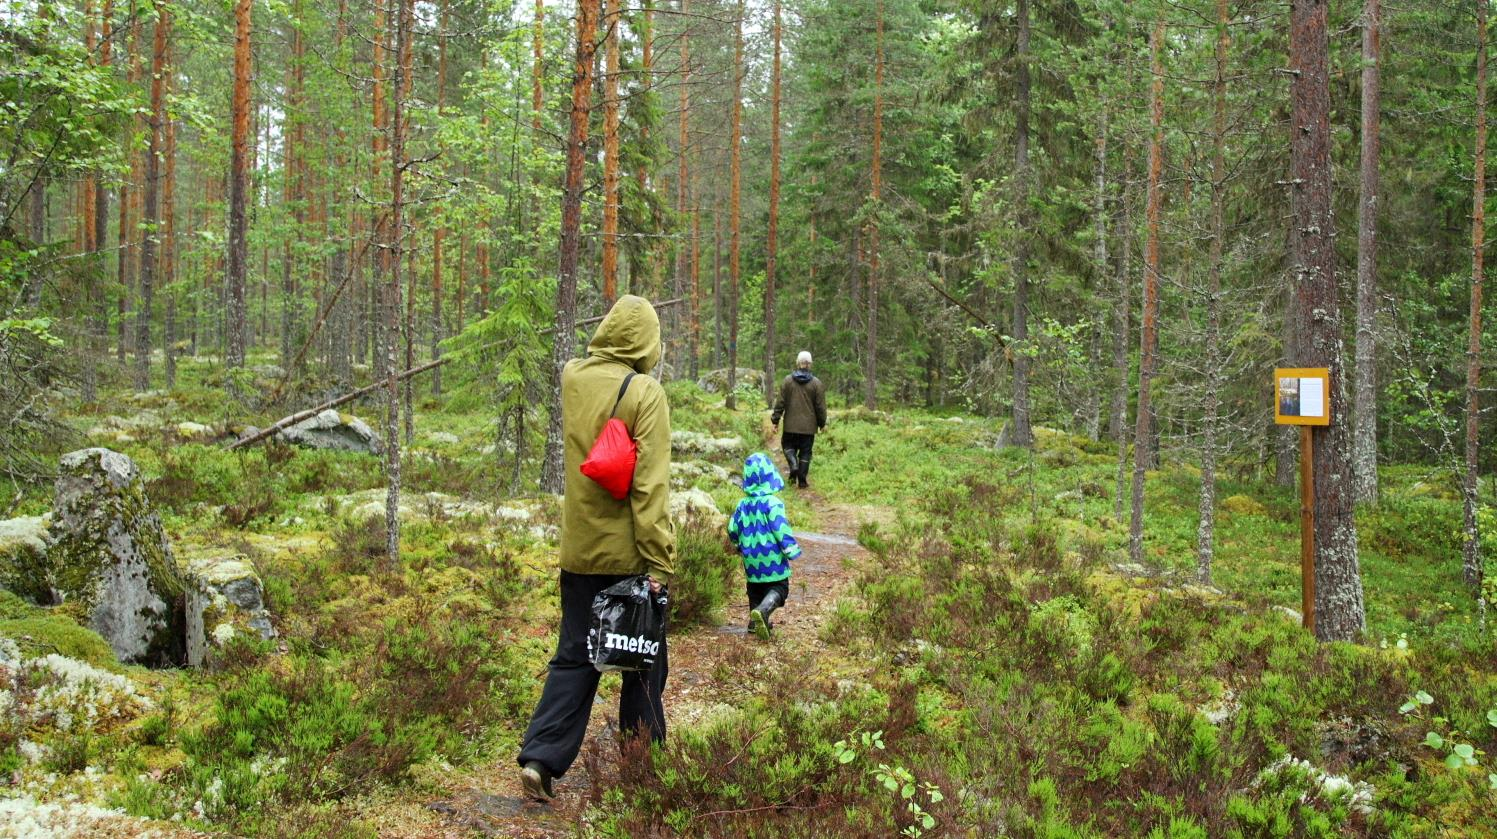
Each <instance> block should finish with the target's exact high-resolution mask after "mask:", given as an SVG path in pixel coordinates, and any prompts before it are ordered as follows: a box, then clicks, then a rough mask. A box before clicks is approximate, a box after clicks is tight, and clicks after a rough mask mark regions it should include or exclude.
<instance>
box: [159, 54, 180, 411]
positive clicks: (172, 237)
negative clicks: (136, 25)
mask: <svg viewBox="0 0 1497 839" xmlns="http://www.w3.org/2000/svg"><path fill="white" fill-rule="evenodd" d="M166 50H167V57H166V61H167V67H168V68H169V69H168V72H171V73H174V72H175V68H174V67H172V64H171V62H172V56H171V44H170V43H168V44H167V47H166ZM161 130H162V131H163V132H164V133H165V134H166V139H165V142H164V149H165V151H164V154H165V157H166V161H165V163H166V175H165V183H164V184H163V185H162V188H161V219H162V221H161V224H162V233H161V293H162V294H164V295H166V325H165V328H164V334H163V335H162V344H161V346H162V350H163V353H162V359H163V361H164V363H165V364H166V389H167V390H174V389H176V387H177V351H176V344H177V293H176V289H175V288H174V286H175V285H176V280H177V221H176V215H177V124H176V123H175V122H174V121H172V120H171V119H170V118H169V117H168V118H167V119H166V123H165V125H163V126H162V129H161Z"/></svg>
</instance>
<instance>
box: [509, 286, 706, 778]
mask: <svg viewBox="0 0 1497 839" xmlns="http://www.w3.org/2000/svg"><path fill="white" fill-rule="evenodd" d="M587 356H588V357H587V358H585V359H574V360H572V361H569V362H567V366H566V368H565V369H564V370H563V371H562V374H561V424H562V438H563V441H564V446H565V460H566V494H565V496H564V499H563V501H562V508H561V550H560V554H561V557H560V560H561V631H560V634H559V637H558V638H557V642H556V655H555V656H554V657H553V658H552V659H551V664H550V669H549V670H548V672H547V675H546V685H545V687H544V688H543V689H542V691H541V700H540V703H539V704H537V705H536V708H535V713H534V715H532V716H531V718H530V727H529V728H528V729H526V731H525V739H524V741H523V744H522V745H521V747H520V755H519V763H520V767H521V771H520V780H521V783H522V784H523V786H524V788H525V793H526V794H527V795H529V796H530V797H532V798H536V799H540V800H543V801H544V800H549V799H550V798H552V797H553V795H552V789H551V779H552V778H559V777H561V776H562V775H564V774H565V773H566V771H567V770H568V769H569V768H571V766H572V762H573V761H574V760H576V759H577V753H578V752H579V751H581V749H582V738H583V736H584V735H585V734H586V733H587V720H588V716H589V714H590V713H591V711H592V707H593V698H594V695H595V694H596V693H597V690H598V677H599V676H600V674H599V673H598V671H597V670H596V669H595V668H594V667H593V665H592V663H591V662H590V661H589V660H588V656H587V631H588V626H589V624H590V623H591V619H592V602H593V596H594V595H596V594H597V593H598V592H600V591H602V590H603V589H605V588H608V587H609V586H611V585H613V584H614V583H617V582H619V581H620V580H623V579H625V578H627V577H631V576H636V575H639V574H648V575H649V577H650V588H651V589H652V590H654V591H659V590H661V589H662V588H664V587H665V586H666V585H668V584H669V583H670V579H671V574H672V572H673V570H674V565H675V555H676V539H675V532H674V530H673V529H672V526H671V521H670V515H669V512H668V504H669V499H670V462H671V417H670V406H669V405H668V404H667V403H666V398H665V390H664V389H663V388H661V386H660V383H659V382H657V381H656V380H655V379H652V378H650V377H649V376H643V375H635V376H633V378H632V379H630V380H629V382H628V383H627V385H626V383H625V381H624V380H625V378H626V377H629V376H631V375H633V374H636V373H648V372H649V371H650V370H651V369H652V368H653V367H654V366H655V364H656V363H657V362H658V361H659V360H660V320H659V318H658V317H657V316H656V314H655V309H654V307H652V306H651V305H650V304H649V301H647V300H645V299H644V298H642V297H635V296H633V295H629V296H625V297H620V298H619V300H618V302H617V303H615V304H614V305H613V308H612V309H611V310H610V311H609V312H608V316H607V317H605V318H604V319H603V323H602V324H601V325H599V326H598V331H597V334H595V335H594V336H593V340H592V343H590V344H588V345H587ZM621 388H622V390H621ZM621 393H622V395H620V394H621ZM615 399H617V400H618V408H617V413H616V414H614V415H615V416H617V417H618V418H619V419H621V420H623V421H624V424H625V425H626V426H628V428H629V434H630V436H632V437H633V438H634V441H635V443H636V444H637V445H638V447H639V454H638V461H637V464H636V465H635V467H634V481H633V484H632V485H631V488H630V490H629V495H628V496H627V497H625V498H624V499H623V500H621V501H616V500H614V498H613V496H612V495H609V494H608V491H607V490H605V489H604V488H603V487H601V486H599V485H598V484H596V483H594V482H593V481H592V479H590V478H588V477H587V476H585V475H583V474H582V472H581V465H582V461H583V460H584V459H586V457H587V453H588V451H589V450H590V449H591V448H592V445H593V441H594V440H596V439H597V436H598V433H599V432H600V431H601V430H602V428H603V424H604V423H605V422H607V420H608V418H609V415H610V412H611V411H613V410H614V402H615ZM667 672H668V667H667V663H666V645H665V640H664V639H663V638H662V639H661V643H660V655H659V657H658V658H657V659H656V661H655V666H654V667H653V668H652V669H650V670H648V671H645V672H627V673H625V674H624V685H623V691H622V692H621V693H620V695H619V727H620V729H622V731H623V733H625V734H628V733H634V732H646V733H648V735H649V736H650V738H651V739H653V740H655V741H657V742H662V741H664V740H665V707H664V705H663V703H662V702H661V695H662V694H663V693H664V691H665V679H666V674H667Z"/></svg>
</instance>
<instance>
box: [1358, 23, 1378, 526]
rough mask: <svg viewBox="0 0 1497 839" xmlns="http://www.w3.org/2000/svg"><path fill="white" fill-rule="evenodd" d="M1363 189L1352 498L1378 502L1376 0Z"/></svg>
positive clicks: (1365, 86) (1368, 46)
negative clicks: (1354, 494)
mask: <svg viewBox="0 0 1497 839" xmlns="http://www.w3.org/2000/svg"><path fill="white" fill-rule="evenodd" d="M1362 15H1363V20H1362V191H1361V199H1360V202H1359V203H1358V205H1357V367H1356V377H1357V378H1356V384H1357V390H1356V405H1355V406H1354V410H1353V411H1352V417H1351V419H1352V422H1353V423H1354V424H1355V425H1354V426H1353V430H1352V452H1353V455H1352V461H1353V463H1352V466H1353V468H1352V474H1353V475H1355V476H1356V500H1358V501H1373V500H1376V499H1377V208H1378V189H1379V186H1378V169H1377V163H1378V150H1379V146H1380V143H1381V138H1380V136H1379V132H1380V130H1381V129H1380V122H1379V114H1378V109H1379V108H1381V107H1382V86H1381V85H1382V82H1381V75H1380V71H1379V67H1378V60H1379V55H1380V53H1381V50H1380V46H1381V41H1382V10H1381V9H1380V8H1379V0H1365V3H1364V5H1363V9H1362Z"/></svg>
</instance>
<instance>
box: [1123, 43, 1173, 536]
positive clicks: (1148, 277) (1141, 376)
mask: <svg viewBox="0 0 1497 839" xmlns="http://www.w3.org/2000/svg"><path fill="white" fill-rule="evenodd" d="M1163 41H1164V17H1163V15H1161V16H1160V17H1159V18H1158V19H1156V20H1155V22H1154V30H1153V32H1152V33H1151V34H1150V36H1149V66H1150V74H1151V77H1152V80H1151V82H1150V93H1149V127H1150V129H1151V131H1150V134H1149V206H1148V220H1147V224H1148V244H1147V246H1146V248H1145V251H1144V311H1143V329H1142V332H1141V334H1140V343H1141V347H1140V351H1139V364H1138V416H1137V419H1136V421H1135V424H1134V430H1133V511H1132V516H1131V517H1130V519H1129V528H1128V555H1129V558H1130V559H1132V561H1133V562H1135V563H1141V562H1143V558H1144V473H1145V470H1146V469H1147V467H1148V461H1147V458H1146V454H1145V453H1146V452H1147V451H1148V448H1149V439H1150V437H1151V435H1152V434H1153V429H1152V427H1151V426H1152V423H1153V420H1154V411H1153V407H1152V405H1151V402H1150V392H1149V390H1150V387H1151V386H1152V385H1153V382H1154V370H1155V367H1156V366H1157V364H1158V359H1157V358H1156V357H1155V355H1156V347H1157V341H1156V338H1155V331H1156V330H1157V329H1158V328H1159V326H1158V322H1159V210H1160V199H1161V195H1160V184H1159V177H1160V173H1161V170H1162V168H1163V157H1164V63H1163V61H1162V59H1161V57H1160V51H1161V49H1162V44H1163Z"/></svg>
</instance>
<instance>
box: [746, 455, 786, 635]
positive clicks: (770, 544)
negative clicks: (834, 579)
mask: <svg viewBox="0 0 1497 839" xmlns="http://www.w3.org/2000/svg"><path fill="white" fill-rule="evenodd" d="M784 488H785V482H784V481H783V480H781V479H780V473H779V472H776V471H775V468H774V464H773V463H772V462H770V459H769V456H768V455H766V454H763V453H760V452H756V453H754V454H751V455H749V457H748V460H747V461H745V462H744V464H743V494H744V497H743V499H742V500H740V501H739V502H738V507H737V508H736V509H735V510H734V511H733V516H732V518H730V519H728V539H729V540H730V541H731V542H732V543H733V546H734V547H736V548H737V549H738V552H739V553H741V554H742V555H743V571H744V576H745V577H747V579H748V599H749V609H750V611H749V630H750V631H752V632H753V633H754V634H755V635H757V636H759V637H760V638H762V639H765V640H768V639H769V635H770V629H771V626H770V622H769V616H770V615H771V614H772V613H773V612H774V610H775V609H778V608H779V607H780V606H782V605H784V603H785V601H786V600H788V599H789V597H790V561H791V560H793V559H796V558H798V557H799V556H800V545H799V544H797V543H796V541H795V534H794V533H792V532H791V530H790V522H789V521H788V520H786V518H785V502H783V501H781V500H780V498H779V496H778V495H776V494H775V493H777V492H779V491H780V490H782V489H784Z"/></svg>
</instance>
